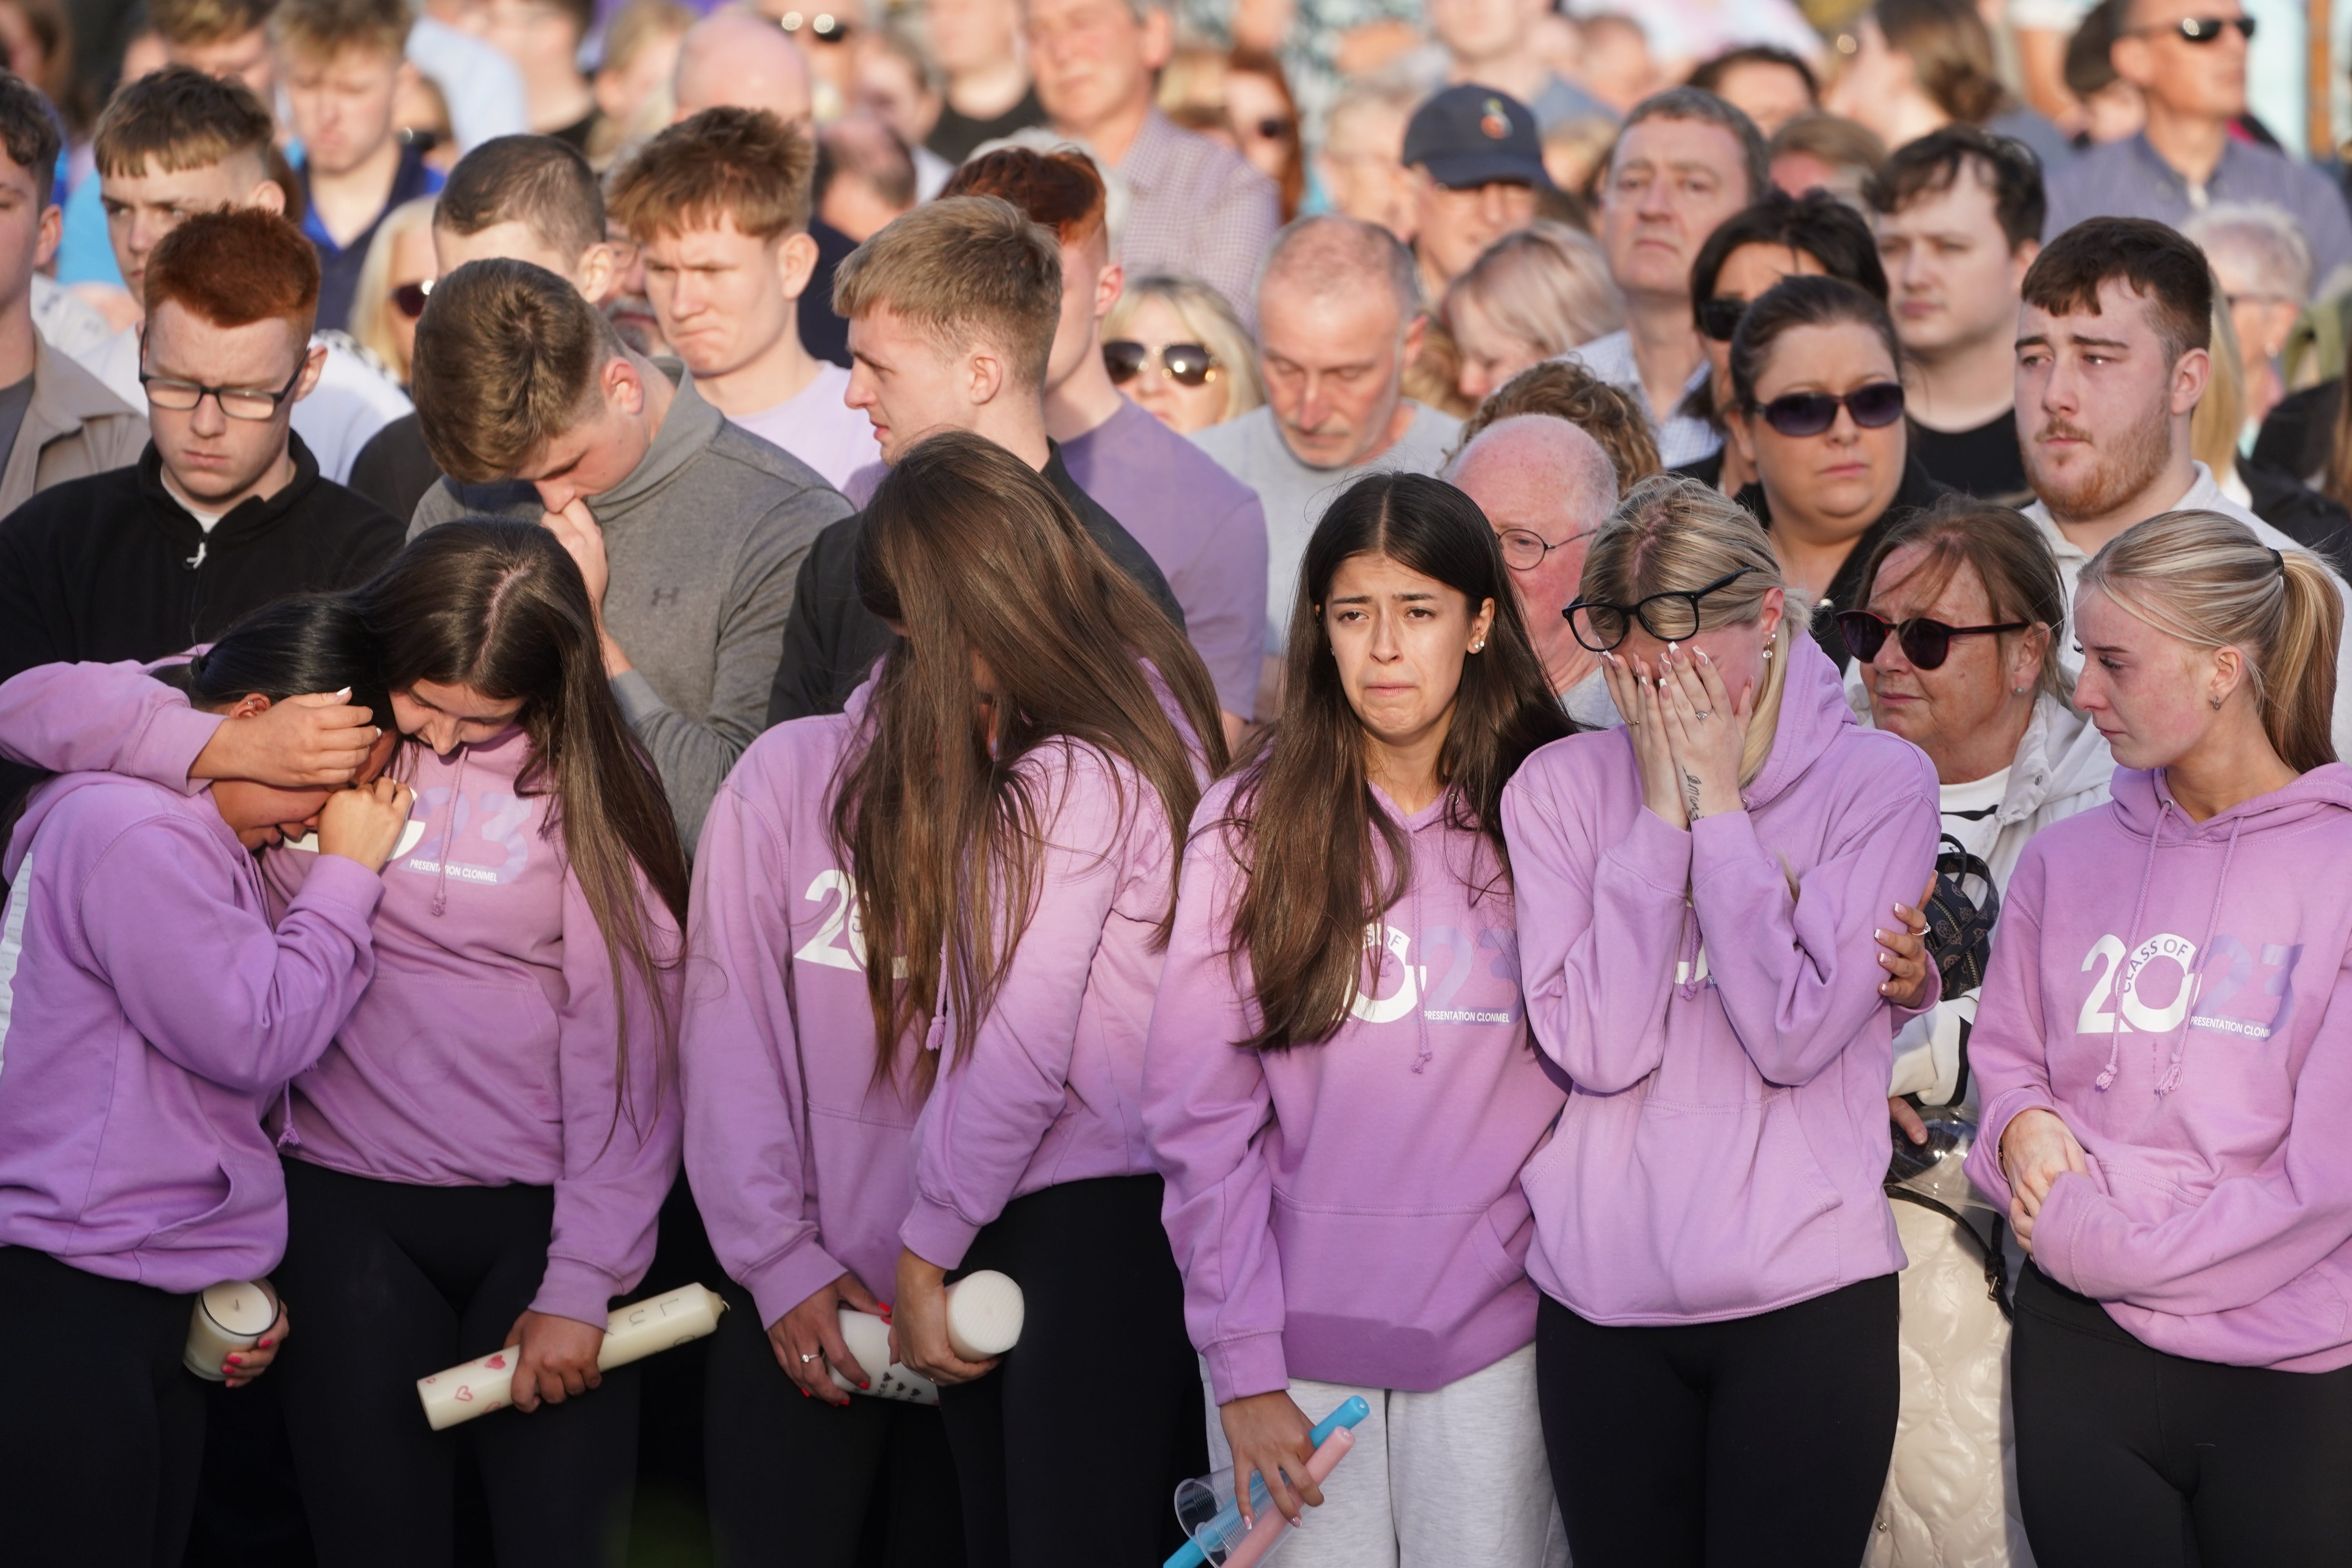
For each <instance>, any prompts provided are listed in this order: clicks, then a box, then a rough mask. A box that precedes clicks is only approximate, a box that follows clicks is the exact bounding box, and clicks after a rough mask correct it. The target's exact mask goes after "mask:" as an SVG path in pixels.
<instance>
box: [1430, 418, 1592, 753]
mask: <svg viewBox="0 0 2352 1568" xmlns="http://www.w3.org/2000/svg"><path fill="white" fill-rule="evenodd" d="M1444 478H1445V480H1446V482H1447V483H1449V484H1451V485H1453V486H1454V489H1458V490H1460V491H1461V492H1462V493H1463V494H1465V495H1466V496H1468V497H1469V498H1470V499H1471V500H1474V501H1476V502H1477V503H1478V510H1481V511H1483V512H1485V513H1486V521H1487V523H1488V524H1489V525H1490V526H1492V527H1493V529H1494V530H1495V532H1496V536H1497V537H1498V538H1500V539H1501V541H1502V542H1503V562H1504V563H1505V564H1506V565H1507V566H1509V567H1510V569H1511V584H1512V586H1514V587H1516V588H1517V590H1518V593H1519V611H1520V613H1521V614H1522V615H1523V616H1526V617H1527V623H1528V634H1529V635H1530V636H1532V637H1534V638H1535V643H1536V651H1537V652H1538V653H1539V654H1541V655H1542V656H1543V661H1544V673H1545V674H1547V675H1549V677H1550V678H1551V689H1553V690H1554V691H1557V692H1559V697H1560V701H1561V702H1562V703H1563V704H1564V705H1565V706H1566V707H1567V709H1568V712H1569V717H1570V718H1572V719H1574V720H1575V721H1577V722H1578V723H1579V724H1580V725H1583V726H1584V727H1585V728H1587V729H1601V728H1605V727H1607V726H1609V725H1612V724H1614V723H1616V722H1617V721H1618V717H1617V706H1616V704H1615V703H1613V702H1612V701H1611V700H1610V699H1609V687H1608V683H1607V682H1605V681H1604V680H1602V679H1601V660H1600V658H1599V656H1598V655H1596V654H1594V653H1592V652H1591V650H1590V649H1588V648H1585V647H1582V646H1580V644H1579V643H1578V642H1577V640H1576V638H1575V637H1574V636H1573V635H1572V634H1571V633H1570V631H1569V628H1568V618H1567V617H1566V616H1563V615H1561V614H1560V612H1561V611H1562V610H1564V609H1566V608H1567V607H1568V606H1569V605H1570V602H1571V601H1573V600H1574V599H1575V597H1576V585H1577V584H1578V582H1579V581H1580V580H1581V579H1582V577H1583V576H1584V557H1585V552H1587V551H1589V550H1590V549H1591V545H1592V535H1593V534H1594V532H1595V531H1598V530H1599V529H1600V527H1601V524H1602V523H1603V522H1606V521H1608V520H1609V514H1610V512H1612V510H1615V509H1616V506H1617V470H1616V468H1615V467H1614V466H1613V465H1612V463H1611V462H1610V460H1609V454H1608V453H1607V452H1606V451H1604V450H1602V449H1601V443H1600V442H1598V441H1595V440H1594V439H1593V438H1592V437H1590V436H1588V435H1586V434H1585V433H1584V432H1583V431H1582V430H1580V429H1579V428H1577V426H1574V425H1571V424H1570V423H1569V422H1568V421H1567V420H1565V419H1559V418H1555V417H1553V416H1551V415H1549V414H1521V415H1517V416H1513V417H1511V418H1509V419H1497V420H1496V421H1495V423H1494V424H1492V425H1489V426H1486V429H1484V430H1481V431H1480V432H1479V433H1478V434H1477V436H1476V437H1475V438H1474V439H1473V440H1472V441H1471V443H1470V444H1469V445H1468V446H1466V447H1463V448H1462V450H1461V452H1460V453H1459V454H1457V455H1456V456H1455V458H1454V461H1453V462H1452V463H1450V464H1448V465H1447V466H1446V469H1445V474H1444Z"/></svg>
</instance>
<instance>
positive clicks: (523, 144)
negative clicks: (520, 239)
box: [433, 135, 604, 264]
mask: <svg viewBox="0 0 2352 1568" xmlns="http://www.w3.org/2000/svg"><path fill="white" fill-rule="evenodd" d="M502 223H519V224H520V225H522V226H524V227H525V228H527V229H529V230H530V232H531V237H533V238H534V239H537V240H538V241H539V242H540V243H541V245H544V246H546V247H548V248H549V249H550V250H552V251H555V252H557V253H559V254H561V255H563V256H567V257H570V258H572V261H573V262H574V263H575V264H576V263H577V262H578V261H579V258H580V257H581V256H582V255H583V253H584V252H585V251H586V250H587V248H588V247H590V246H592V245H595V244H597V243H599V242H600V241H602V240H603V239H604V188H603V187H602V186H600V185H598V184H597V183H596V172H595V171H594V170H593V169H591V168H590V167H589V166H588V160H587V159H586V158H583V157H582V156H581V154H580V149H578V148H577V147H574V146H573V145H572V143H570V142H559V141H558V140H556V139H555V138H554V137H552V136H521V135H516V136H493V137H491V138H490V139H489V140H488V142H483V143H482V144H481V145H480V146H478V147H477V148H475V149H474V150H473V151H472V152H470V153H467V154H466V155H465V156H464V157H462V158H460V159H458V160H457V167H456V168H454V169H452V170H450V171H449V183H448V184H446V185H444V186H442V187H441V199H440V200H439V202H438V203H436V205H435V206H434V208H433V225H434V226H435V227H436V228H446V229H447V230H448V231H449V232H450V233H451V234H456V235H468V234H479V233H481V232H482V230H484V229H486V228H496V227H497V226H499V225H500V224H502Z"/></svg>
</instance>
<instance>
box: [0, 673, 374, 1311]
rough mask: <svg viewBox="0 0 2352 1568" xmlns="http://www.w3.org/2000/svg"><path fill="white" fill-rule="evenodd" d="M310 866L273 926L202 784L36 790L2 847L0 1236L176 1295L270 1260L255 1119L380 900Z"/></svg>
mask: <svg viewBox="0 0 2352 1568" xmlns="http://www.w3.org/2000/svg"><path fill="white" fill-rule="evenodd" d="M150 684H152V682H151V683H150ZM157 689H159V690H160V689H162V688H160V687H159V688H157ZM315 858H316V860H317V862H318V865H317V868H316V869H315V870H314V872H313V874H312V875H311V877H310V883H309V885H308V886H307V887H306V888H304V889H303V890H302V893H301V895H300V896H299V897H298V898H296V899H294V900H292V901H291V902H290V903H289V904H288V905H287V906H286V910H285V913H284V914H283V916H281V917H280V918H279V919H278V922H277V929H276V930H275V931H272V930H271V925H270V914H269V905H268V899H267V896H266V894H265V893H264V891H263V889H262V885H261V878H260V876H259V875H258V873H257V870H256V868H255V866H254V859H253V856H252V855H251V854H250V853H249V852H247V849H246V847H244V846H243V845H242V844H239V843H238V842H237V841H236V834H234V833H233V832H231V831H230V829H229V827H228V825H227V824H226V823H225V822H223V821H222V820H221V817H220V813H219V812H217V811H215V809H214V808H213V803H212V798H211V796H210V795H194V796H190V795H182V794H179V793H178V792H176V791H173V790H169V789H163V788H159V787H158V786H156V785H154V784H148V783H144V782H142V781H141V780H137V779H128V778H117V777H115V776H114V775H112V774H110V773H68V774H67V775H65V776H64V777H62V778H58V779H53V780H51V781H49V782H48V783H47V784H43V785H42V786H41V787H40V788H39V789H37V790H36V791H35V792H34V793H33V796H32V799H31V800H30V801H29V802H28V803H27V804H26V810H25V815H24V817H23V819H22V820H21V821H20V822H18V824H17V825H16V832H15V834H14V835H13V836H12V837H11V838H10V840H9V843H8V847H7V852H6V855H5V858H0V874H5V877H6V878H7V879H9V880H10V882H11V883H12V884H13V886H12V887H11V889H10V891H9V894H8V900H7V905H6V912H5V915H0V1246H7V1247H33V1248H36V1249H37V1250H39V1251H42V1252H46V1253H48V1254H50V1255H51V1256H53V1257H55V1258H59V1259H61V1260H62V1261H64V1262H67V1263H70V1264H72V1265H73V1266H74V1267H75V1268H83V1269H87V1270H89V1272H90V1273H92V1274H100V1275H104V1276H106V1277H107V1278H109V1279H130V1280H134V1281H136V1282H138V1283H139V1284H142V1285H149V1286H152V1287H154V1288H156V1289H162V1290H169V1291H173V1292H175V1293H180V1294H185V1293H188V1292H192V1291H196V1290H202V1289H205V1288H206V1287H207V1286H211V1285H216V1284H218V1283H220V1282H221V1281H222V1280H224V1279H253V1278H255V1277H256V1276H258V1275H262V1274H266V1273H268V1271H269V1270H270V1269H272V1268H276V1267H277V1266H278V1258H279V1257H280V1256H281V1255H283V1253H284V1252H285V1250H286V1179H285V1174H284V1173H283V1172H282V1171H280V1170H279V1168H278V1156H277V1152H276V1151H274V1150H273V1149H271V1147H270V1144H269V1135H268V1132H266V1131H263V1129H262V1124H261V1123H262V1116H263V1114H264V1112H265V1110H267V1109H268V1105H269V1103H270V1102H271V1101H272V1100H275V1099H276V1098H277V1096H278V1093H279V1092H280V1091H281V1090H282V1089H284V1087H285V1084H286V1080H287V1079H290V1078H292V1077H293V1076H294V1075H295V1074H296V1073H299V1072H300V1071H302V1070H303V1069H304V1068H307V1067H309V1066H310V1064H311V1063H312V1062H315V1061H317V1060H318V1059H319V1054H320V1052H321V1051H323V1050H325V1049H326V1048H327V1045H328V1042H329V1041H330V1040H331V1039H332V1038H333V1037H334V1033H335V1029H336V1027H337V1026H339V1025H341V1023H342V1021H343V1016H344V1015H345V1014H346V1013H348V1012H349V1011H350V1010H351V1007H352V1004H353V1003H354V1002H356V1001H357V1000H358V999H359V996H360V994H361V992H362V990H364V989H365V988H366V986H367V984H368V977H369V975H370V974H371V973H373V970H374V967H375V964H374V957H373V952H372V951H371V949H370V947H369V942H368V920H369V916H370V915H371V914H372V913H373V911H374V910H375V907H376V902H377V900H379V899H381V898H382V897H383V879H382V878H381V877H378V876H377V875H376V874H375V873H374V872H373V871H370V870H369V869H368V868H366V867H364V866H362V865H361V864H359V863H358V862H357V861H355V860H348V859H345V858H343V857H341V856H340V855H321V856H318V857H315Z"/></svg>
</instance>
